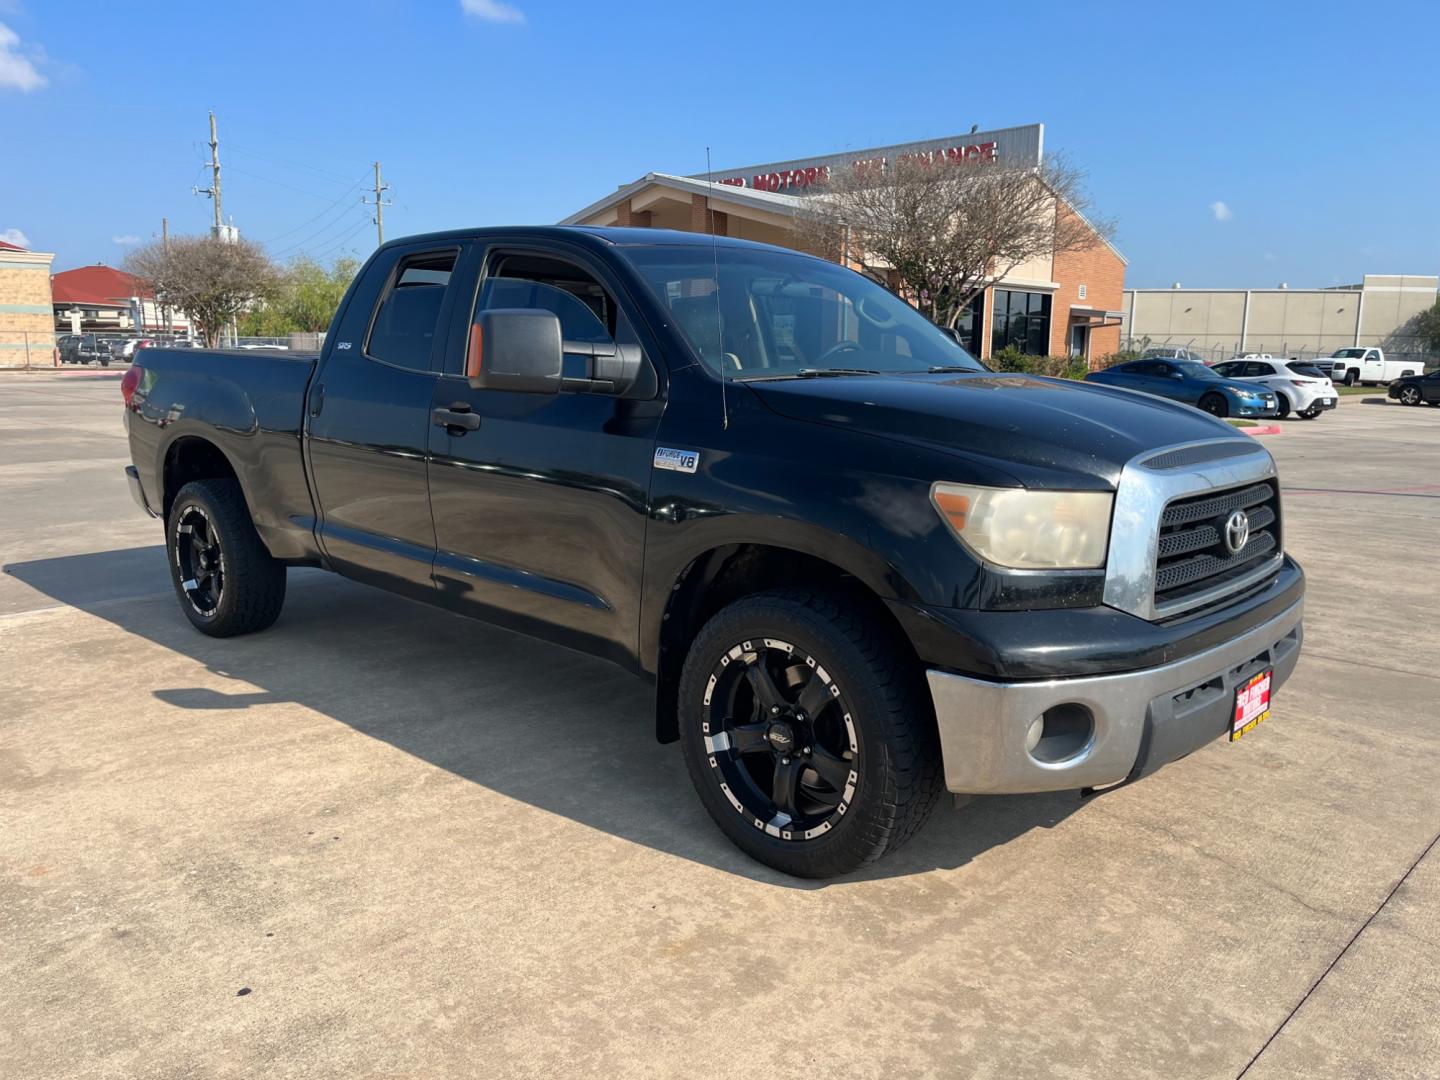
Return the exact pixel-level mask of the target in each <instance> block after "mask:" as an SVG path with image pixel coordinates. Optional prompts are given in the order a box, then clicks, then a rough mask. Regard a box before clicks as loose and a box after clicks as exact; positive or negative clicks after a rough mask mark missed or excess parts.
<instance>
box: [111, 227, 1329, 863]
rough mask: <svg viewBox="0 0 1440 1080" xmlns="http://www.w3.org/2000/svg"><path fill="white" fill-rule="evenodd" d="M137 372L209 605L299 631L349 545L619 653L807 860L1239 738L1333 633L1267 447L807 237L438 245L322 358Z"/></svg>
mask: <svg viewBox="0 0 1440 1080" xmlns="http://www.w3.org/2000/svg"><path fill="white" fill-rule="evenodd" d="M121 388H122V392H123V394H124V397H125V402H126V424H127V427H128V430H129V438H130V448H131V453H132V456H133V461H134V465H133V466H131V467H129V468H127V469H126V472H127V473H128V475H129V483H130V485H131V488H132V491H133V493H134V495H135V498H136V500H137V501H138V502H139V504H140V506H141V507H142V508H143V509H144V510H146V512H148V513H150V514H152V515H155V516H158V517H160V518H162V519H163V521H164V524H165V539H166V544H167V549H168V552H169V558H170V567H171V572H172V574H173V577H174V583H175V591H176V595H177V596H178V598H179V601H180V607H181V610H182V611H183V612H184V613H185V615H186V617H187V618H189V620H190V621H191V622H192V623H193V624H194V625H195V626H196V627H197V628H198V629H199V630H200V631H202V632H204V633H207V634H211V635H215V636H226V635H232V634H241V633H246V632H250V631H255V630H260V629H263V628H265V627H267V626H269V625H270V624H271V623H273V622H274V621H275V619H276V618H277V616H278V615H279V614H280V609H281V605H282V603H283V601H284V597H285V574H286V567H289V566H321V567H326V568H328V569H332V570H335V571H337V572H339V573H341V574H344V575H345V576H347V577H351V578H354V579H356V580H357V581H363V582H368V583H370V584H373V585H378V586H380V587H382V588H385V589H389V590H392V591H394V592H397V593H401V594H404V595H405V596H409V597H414V598H416V599H419V600H424V601H426V602H427V603H431V604H436V605H439V606H441V607H444V608H448V609H450V610H453V611H457V612H462V613H464V614H467V615H473V616H476V617H478V618H482V619H486V620H490V621H492V622H495V623H499V624H501V625H503V626H506V627H510V628H512V629H515V630H518V631H522V632H524V633H527V634H531V635H534V636H536V637H540V638H546V639H549V640H551V641H555V642H559V643H561V644H564V645H567V646H570V647H573V648H576V649H581V650H584V651H586V652H589V653H593V654H596V655H598V656H602V657H605V658H607V659H609V660H612V661H614V662H616V663H618V664H620V665H622V666H624V667H626V668H628V669H629V670H631V671H633V672H634V673H635V674H637V675H639V676H641V677H643V678H645V679H647V680H649V681H650V682H651V683H653V684H654V686H655V688H656V707H655V726H656V733H657V735H658V737H659V738H660V739H661V740H664V741H673V740H676V739H678V740H679V742H680V744H681V747H682V752H683V754H684V757H685V761H686V763H687V766H688V768H689V771H690V774H691V776H692V778H693V780H694V782H695V786H696V788H697V790H698V791H699V794H700V798H701V800H702V801H703V802H704V804H705V806H706V808H707V809H708V810H709V812H710V813H711V815H712V816H713V817H714V819H715V821H716V822H717V823H718V825H719V826H720V828H721V829H722V830H723V831H724V832H725V833H726V835H728V836H729V837H730V838H731V839H732V840H733V841H734V842H735V843H736V844H737V845H739V846H740V847H741V848H742V849H743V850H745V851H746V852H748V853H749V854H751V855H752V856H754V857H755V858H757V859H759V860H761V861H762V862H765V863H768V864H770V865H771V866H773V867H777V868H779V869H781V870H784V871H787V872H789V873H792V874H797V875H803V876H809V877H825V876H830V875H834V874H838V873H843V872H845V871H847V870H851V869H853V868H855V867H857V866H859V865H860V864H862V863H865V862H867V861H869V860H872V859H875V858H877V857H879V856H881V855H883V854H885V853H886V852H888V851H891V850H894V849H895V848H897V847H898V846H899V845H900V844H902V843H903V842H904V841H905V840H906V839H907V838H908V837H909V836H911V835H912V834H914V833H915V832H916V831H917V830H918V829H919V828H920V826H921V824H922V823H923V822H924V820H925V818H926V817H927V815H928V814H929V812H930V811H931V809H932V808H933V806H934V805H935V803H936V801H937V799H938V798H939V796H940V795H941V793H942V792H943V791H944V790H945V789H948V790H950V791H952V792H956V793H1000V792H1035V791H1053V790H1064V789H1075V790H1082V791H1091V792H1093V791H1098V790H1104V789H1108V788H1110V787H1113V786H1115V785H1118V784H1123V783H1126V782H1128V781H1133V780H1136V779H1138V778H1140V777H1142V776H1145V775H1147V774H1148V773H1150V772H1153V771H1154V770H1155V769H1157V768H1159V767H1160V766H1161V765H1163V764H1165V763H1166V762H1169V761H1173V760H1175V759H1176V758H1178V757H1181V756H1183V755H1185V754H1187V753H1189V752H1191V751H1192V750H1195V749H1196V748H1197V747H1200V746H1201V745H1203V744H1205V743H1207V742H1209V741H1211V740H1213V739H1216V738H1218V737H1220V736H1222V735H1227V734H1228V735H1229V737H1230V738H1232V739H1234V738H1236V737H1238V736H1239V735H1242V734H1244V733H1245V732H1246V731H1248V730H1249V729H1250V728H1251V727H1253V726H1254V725H1255V724H1257V723H1259V722H1260V721H1261V720H1263V719H1264V718H1265V717H1266V716H1268V715H1269V708H1270V697H1271V694H1272V693H1273V692H1274V691H1275V690H1276V689H1277V688H1278V687H1279V686H1280V684H1281V683H1283V682H1284V681H1285V679H1286V678H1287V677H1288V676H1289V675H1290V673H1291V672H1292V671H1293V670H1294V667H1295V663H1296V660H1297V659H1298V657H1299V653H1300V643H1301V615H1302V610H1303V596H1304V576H1303V574H1302V572H1301V570H1300V567H1299V566H1298V565H1296V563H1295V562H1294V560H1292V559H1291V558H1290V557H1289V556H1288V555H1287V554H1285V552H1284V548H1283V537H1284V533H1283V519H1282V515H1281V505H1280V490H1279V485H1278V480H1277V477H1276V471H1275V464H1274V461H1273V460H1272V458H1271V456H1270V454H1269V453H1268V452H1267V451H1266V450H1265V449H1264V448H1263V447H1262V446H1261V445H1260V444H1259V443H1258V442H1257V441H1256V440H1254V439H1251V438H1249V437H1247V436H1245V435H1244V434H1242V433H1239V432H1237V431H1235V430H1234V429H1233V428H1230V427H1228V426H1227V425H1225V424H1224V423H1221V422H1220V421H1218V420H1215V419H1213V418H1211V417H1209V416H1206V415H1205V414H1203V413H1202V412H1200V411H1199V410H1197V409H1193V408H1190V407H1188V406H1184V405H1177V404H1172V403H1169V402H1166V401H1163V400H1160V399H1157V398H1154V397H1149V396H1145V395H1140V394H1135V393H1131V392H1129V391H1125V390H1115V389H1110V388H1105V387H1098V386H1094V385H1086V384H1084V383H1078V382H1065V381H1061V380H1054V379H1042V378H1034V377H1030V376H1025V375H1003V374H996V373H993V372H990V371H988V370H986V369H985V368H984V366H983V365H981V364H980V363H979V362H977V361H976V360H975V359H973V358H972V357H971V356H970V355H969V354H968V353H967V352H965V351H964V350H963V349H962V348H960V346H959V345H957V344H956V343H955V342H954V341H953V340H951V338H950V337H949V336H947V335H946V334H945V333H943V332H942V331H941V330H939V329H937V328H936V327H935V326H934V325H932V324H931V323H929V322H928V321H926V320H925V319H924V318H923V317H922V316H920V315H919V314H918V313H917V312H916V311H915V310H914V309H913V308H911V307H910V306H909V305H907V304H906V303H904V302H903V301H902V300H900V299H898V298H897V297H895V296H894V295H893V294H891V293H890V292H888V291H886V290H885V289H883V288H881V287H880V286H879V285H877V284H875V283H874V282H872V281H871V280H869V279H867V278H865V277H863V276H861V275H859V274H856V273H854V272H852V271H850V270H848V269H845V268H843V267H840V266H837V265H835V264H832V263H829V262H825V261H823V260H821V259H817V258H812V257H810V256H807V255H802V254H799V253H797V252H793V251H786V250H782V249H779V248H774V247H768V246H765V245H761V244H754V243H747V242H744V241H739V240H732V239H724V238H720V239H714V240H712V239H711V238H710V237H708V236H697V235H695V234H689V233H671V232H665V231H661V230H652V229H587V228H501V229H479V230H468V231H460V232H448V233H440V234H434V235H428V236H419V237H413V238H409V239H405V240H400V241H396V242H392V243H389V244H386V245H385V246H384V247H382V248H380V249H379V250H378V251H377V252H376V253H375V254H374V255H373V256H372V257H371V259H370V260H369V262H368V263H366V265H365V267H364V269H363V270H362V271H361V273H360V275H359V276H358V277H357V279H356V281H355V283H354V284H353V285H352V286H351V288H350V291H349V293H348V294H347V295H346V297H345V299H344V301H343V303H342V304H341V306H340V309H339V311H338V312H337V313H336V316H335V320H334V323H333V325H332V327H331V330H330V332H329V335H328V336H327V338H326V340H325V346H324V349H323V351H322V352H321V353H320V354H319V355H318V356H303V355H298V354H286V355H276V356H270V355H261V354H256V353H226V352H210V351H204V350H185V351H179V350H177V351H170V350H167V349H164V348H154V349H148V350H146V351H145V353H144V356H143V359H142V360H140V362H139V364H137V365H136V366H134V367H132V368H131V369H130V370H129V371H128V372H127V373H126V376H125V378H124V380H123V382H122V387H121ZM576 722H577V723H579V722H581V721H580V720H578V719H577V721H576Z"/></svg>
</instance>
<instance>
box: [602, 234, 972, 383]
mask: <svg viewBox="0 0 1440 1080" xmlns="http://www.w3.org/2000/svg"><path fill="white" fill-rule="evenodd" d="M620 250H621V251H622V252H623V253H624V255H625V257H626V258H628V259H629V260H630V262H631V263H632V264H634V266H635V268H636V269H637V270H638V271H639V272H640V275H641V276H642V277H643V278H644V279H645V281H646V283H647V284H648V285H649V286H650V288H651V289H652V290H653V291H654V293H655V296H656V299H658V300H659V302H660V303H661V305H662V306H664V308H665V309H666V310H667V311H669V312H670V314H671V315H672V316H673V317H674V320H675V325H676V326H678V327H679V328H680V332H681V333H682V334H683V335H684V336H685V339H686V341H688V342H689V343H690V346H691V348H692V349H694V351H695V354H696V355H697V356H698V357H699V358H700V359H701V360H702V361H703V362H704V364H705V365H706V367H708V368H709V369H710V370H711V371H712V372H714V373H715V374H717V375H722V374H723V375H724V376H726V377H728V378H731V379H767V378H769V379H773V378H783V377H786V376H795V375H799V374H801V373H805V372H826V371H844V370H847V369H848V370H851V371H855V370H860V371H880V372H898V371H927V370H929V369H930V368H932V367H948V368H962V369H964V370H967V371H984V370H985V368H984V367H983V366H982V365H981V364H980V363H979V362H978V361H977V360H976V359H975V358H974V357H973V356H971V355H970V354H969V353H968V352H966V351H965V350H964V349H962V348H961V347H960V346H959V345H958V344H956V342H955V341H954V340H953V339H952V338H951V337H950V336H949V335H948V334H946V333H945V332H944V331H942V330H940V329H939V328H938V327H937V326H935V324H934V323H932V322H930V320H928V319H926V318H925V317H924V316H923V315H921V314H920V313H919V312H918V311H916V310H915V309H914V308H913V307H911V306H910V305H909V304H907V303H905V301H903V300H901V299H900V298H899V297H897V296H895V295H894V294H893V293H891V292H889V291H888V290H886V289H884V288H882V287H881V286H879V285H877V284H876V283H875V282H873V281H871V280H870V279H869V278H866V277H863V276H861V275H860V274H857V273H855V272H854V271H852V270H848V269H846V268H845V267H842V266H837V265H836V264H834V263H828V262H825V261H823V260H821V259H816V258H811V257H810V256H807V255H800V254H798V253H797V254H791V253H788V252H784V251H767V250H764V249H760V248H755V249H751V248H734V247H728V246H727V247H719V248H717V249H714V250H712V249H711V248H710V247H709V246H708V245H706V246H695V247H680V246H668V245H666V246H655V247H628V248H621V249H620ZM717 264H718V268H719V277H720V284H719V295H718V297H717V296H716V286H715V276H716V267H717Z"/></svg>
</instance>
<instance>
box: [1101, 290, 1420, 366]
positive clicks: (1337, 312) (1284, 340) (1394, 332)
mask: <svg viewBox="0 0 1440 1080" xmlns="http://www.w3.org/2000/svg"><path fill="white" fill-rule="evenodd" d="M1437 287H1440V278H1437V277H1433V276H1428V275H1417V274H1366V275H1365V276H1364V277H1363V278H1362V279H1361V281H1360V283H1359V284H1358V285H1339V286H1336V287H1334V288H1328V289H1292V288H1290V287H1289V286H1287V285H1280V286H1279V287H1277V288H1274V289H1185V288H1181V287H1180V285H1179V284H1178V283H1177V284H1176V285H1174V286H1172V287H1171V288H1169V289H1130V290H1128V291H1126V293H1125V297H1124V301H1123V302H1122V304H1121V307H1122V308H1123V309H1124V313H1125V314H1124V321H1125V327H1124V338H1125V342H1126V344H1127V345H1129V346H1131V347H1135V348H1143V347H1156V346H1175V347H1180V346H1183V347H1184V348H1187V349H1190V350H1191V351H1193V352H1197V353H1199V354H1200V355H1201V356H1203V357H1205V358H1206V359H1207V360H1211V361H1215V360H1227V359H1229V358H1230V357H1232V356H1244V355H1245V354H1246V353H1270V354H1271V355H1273V356H1293V357H1298V358H1300V359H1306V360H1308V359H1310V358H1312V357H1315V356H1330V355H1332V354H1333V353H1334V351H1335V350H1336V349H1341V348H1345V347H1347V346H1357V345H1358V346H1375V345H1378V346H1380V347H1381V348H1383V349H1384V350H1385V352H1386V354H1387V355H1389V356H1391V357H1392V358H1393V359H1397V360H1415V361H1416V362H1417V363H1423V361H1424V360H1425V359H1427V354H1426V352H1425V347H1424V345H1423V344H1422V343H1421V342H1420V340H1419V338H1418V336H1417V334H1416V332H1415V321H1416V319H1417V318H1418V316H1419V315H1420V313H1421V312H1423V311H1425V310H1426V309H1428V308H1430V307H1432V306H1434V304H1435V301H1436V289H1437Z"/></svg>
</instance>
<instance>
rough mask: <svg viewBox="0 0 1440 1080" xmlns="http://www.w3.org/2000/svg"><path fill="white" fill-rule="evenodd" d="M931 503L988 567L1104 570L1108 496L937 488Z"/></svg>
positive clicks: (1103, 493) (932, 490)
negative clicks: (1096, 568)
mask: <svg viewBox="0 0 1440 1080" xmlns="http://www.w3.org/2000/svg"><path fill="white" fill-rule="evenodd" d="M930 501H931V502H932V503H933V504H934V506H935V509H936V510H937V511H938V512H939V514H940V517H941V518H943V519H944V521H945V524H946V525H948V526H949V527H950V531H951V532H953V533H954V534H955V536H956V538H957V539H958V540H959V541H960V542H961V543H962V544H964V545H965V546H966V547H967V548H969V549H970V550H971V551H973V552H974V553H975V554H976V555H978V556H979V557H980V558H982V559H984V560H985V561H986V562H989V563H994V564H995V565H997V566H1006V567H1010V568H1011V569H1015V570H1079V569H1086V568H1093V567H1099V566H1104V565H1105V550H1106V547H1107V544H1108V541H1109V538H1110V509H1111V506H1112V504H1113V503H1114V501H1115V497H1114V495H1112V494H1111V493H1110V492H1108V491H1031V490H1029V489H1027V488H990V487H976V486H974V485H971V484H935V485H933V486H932V487H931V488H930Z"/></svg>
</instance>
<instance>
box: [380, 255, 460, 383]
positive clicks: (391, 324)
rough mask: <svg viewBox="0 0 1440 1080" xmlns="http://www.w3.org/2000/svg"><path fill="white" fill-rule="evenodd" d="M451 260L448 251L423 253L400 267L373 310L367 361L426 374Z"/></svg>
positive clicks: (451, 269) (398, 266) (453, 261)
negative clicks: (372, 360)
mask: <svg viewBox="0 0 1440 1080" xmlns="http://www.w3.org/2000/svg"><path fill="white" fill-rule="evenodd" d="M455 254H456V253H455V251H454V250H453V249H452V250H449V251H435V252H426V253H424V254H420V255H407V256H406V257H405V258H404V259H402V260H401V261H400V263H399V265H397V266H396V268H395V274H394V277H393V278H392V279H391V282H390V285H389V286H388V287H387V288H386V290H385V295H384V296H382V297H381V298H380V304H379V306H378V307H377V308H376V309H375V319H374V322H373V323H372V324H371V327H370V340H369V342H368V343H367V345H366V347H365V353H366V355H368V356H370V357H371V358H372V359H375V360H381V361H384V362H385V363H387V364H394V365H395V366H396V367H402V368H409V369H410V370H411V371H428V370H429V369H430V349H431V346H433V345H434V343H435V333H436V330H437V329H438V328H439V325H440V305H441V304H442V303H443V302H444V300H445V290H446V288H447V287H448V286H449V284H450V273H451V271H453V270H454V269H455Z"/></svg>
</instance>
